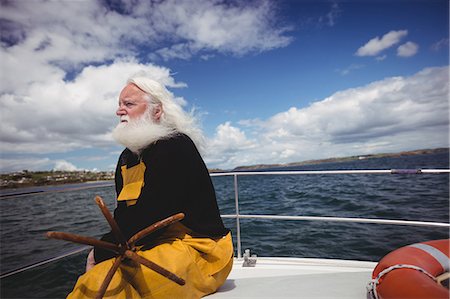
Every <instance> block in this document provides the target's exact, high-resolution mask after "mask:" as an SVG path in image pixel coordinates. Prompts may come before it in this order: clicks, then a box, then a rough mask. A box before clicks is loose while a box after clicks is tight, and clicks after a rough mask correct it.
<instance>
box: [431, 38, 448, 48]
mask: <svg viewBox="0 0 450 299" xmlns="http://www.w3.org/2000/svg"><path fill="white" fill-rule="evenodd" d="M443 48H448V38H443V39H440V40H438V41H437V42H435V43H433V44H432V45H431V50H433V51H440V50H441V49H443Z"/></svg>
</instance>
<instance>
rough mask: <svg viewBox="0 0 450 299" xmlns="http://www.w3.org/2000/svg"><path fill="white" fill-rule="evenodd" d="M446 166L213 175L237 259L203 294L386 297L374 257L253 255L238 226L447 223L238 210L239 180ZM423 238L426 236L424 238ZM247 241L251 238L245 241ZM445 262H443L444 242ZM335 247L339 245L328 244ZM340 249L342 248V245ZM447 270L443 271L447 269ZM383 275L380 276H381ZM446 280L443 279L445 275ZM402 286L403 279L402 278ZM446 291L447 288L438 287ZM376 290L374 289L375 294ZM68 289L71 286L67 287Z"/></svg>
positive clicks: (416, 172) (419, 172) (428, 225)
mask: <svg viewBox="0 0 450 299" xmlns="http://www.w3.org/2000/svg"><path fill="white" fill-rule="evenodd" d="M449 173H450V169H388V170H326V171H317V170H311V171H263V172H261V171H255V172H225V173H212V174H211V176H212V177H231V178H232V179H233V184H234V209H235V212H234V213H232V214H224V215H222V217H223V219H232V220H233V221H235V230H233V234H234V237H235V247H236V257H235V259H234V265H233V268H232V271H231V273H230V275H229V277H228V279H227V280H226V282H225V284H224V285H222V287H220V289H219V290H218V291H217V292H216V293H214V294H211V295H209V296H207V298H212V299H216V298H347V299H352V298H366V297H367V298H370V296H373V298H389V297H383V296H380V295H379V294H377V289H376V287H377V284H378V283H379V281H378V280H377V279H378V277H376V276H375V277H374V276H373V275H374V270H375V269H376V267H377V265H378V262H377V261H360V260H346V259H333V258H299V257H273V256H270V257H266V256H258V255H255V254H253V252H254V251H258V248H251V247H252V246H248V247H249V248H242V240H241V227H242V225H243V220H245V221H252V220H255V221H258V220H264V221H291V222H296V221H300V222H301V221H308V222H310V221H312V222H321V223H328V224H329V225H332V224H333V223H355V224H374V225H399V226H419V227H424V228H428V229H430V230H433V229H436V228H440V229H446V230H447V231H448V230H449V228H450V223H446V222H430V221H415V220H399V219H374V218H357V217H336V216H307V215H301V216H299V215H274V214H242V213H240V206H241V203H240V199H239V197H240V193H239V183H238V179H239V178H241V177H248V176H286V175H289V176H299V175H348V174H350V175H362V174H364V175H365V174H376V175H377V174H400V175H423V174H427V175H428V174H449ZM424 241H426V240H424ZM246 243H247V244H251V241H250V242H248V241H247V242H246ZM446 244H447V253H446V255H447V261H444V263H445V262H446V263H447V264H448V240H447V241H446ZM333 245H334V246H340V244H333ZM88 249H89V248H87V247H83V248H79V249H77V250H74V251H72V252H70V253H67V254H65V255H61V256H58V257H54V258H51V259H48V260H46V261H40V262H39V263H35V264H33V265H29V266H27V267H23V268H21V269H17V270H14V271H10V272H8V273H4V274H2V275H1V276H0V277H1V278H2V280H3V279H5V278H11V277H13V276H15V275H20V274H21V273H23V272H24V271H30V270H33V269H34V268H36V267H38V266H42V265H45V264H48V263H54V262H55V261H58V260H62V259H66V258H68V257H70V256H72V255H75V254H79V253H80V252H84V251H87V250H88ZM343 250H345V249H343ZM447 271H448V269H447ZM383 275H385V274H383ZM447 279H448V278H447ZM404 283H405V284H407V281H404ZM442 288H443V289H445V290H446V292H447V294H448V289H446V288H445V287H442ZM374 290H375V293H374ZM67 291H70V290H67Z"/></svg>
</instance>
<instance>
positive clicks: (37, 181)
mask: <svg viewBox="0 0 450 299" xmlns="http://www.w3.org/2000/svg"><path fill="white" fill-rule="evenodd" d="M449 150H450V149H449V148H435V149H420V150H413V151H403V152H397V153H381V154H372V155H356V156H349V157H337V158H327V159H319V160H306V161H301V162H292V163H286V164H257V165H248V166H238V167H235V168H233V169H231V170H222V169H217V168H214V169H209V172H210V173H217V172H232V171H255V170H256V171H258V170H264V169H269V168H284V167H295V166H303V165H315V164H322V163H339V162H349V161H357V160H365V159H376V158H384V157H401V156H412V155H426V154H437V153H449ZM112 180H114V172H113V171H100V172H90V171H28V170H23V171H19V172H14V173H8V174H0V190H5V189H16V188H23V187H38V186H51V185H62V184H73V183H86V182H98V181H112Z"/></svg>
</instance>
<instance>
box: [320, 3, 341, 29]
mask: <svg viewBox="0 0 450 299" xmlns="http://www.w3.org/2000/svg"><path fill="white" fill-rule="evenodd" d="M341 12H342V10H341V9H340V7H339V4H338V3H337V2H333V3H332V4H331V9H330V11H329V12H328V13H327V14H326V15H324V16H321V17H319V24H325V25H327V26H329V27H333V26H334V25H335V24H336V19H337V18H339V17H340V15H341Z"/></svg>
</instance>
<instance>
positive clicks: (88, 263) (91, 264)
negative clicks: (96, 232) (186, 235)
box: [86, 249, 95, 272]
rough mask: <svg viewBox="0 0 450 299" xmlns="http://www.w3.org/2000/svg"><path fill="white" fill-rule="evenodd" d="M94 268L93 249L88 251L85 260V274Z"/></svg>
mask: <svg viewBox="0 0 450 299" xmlns="http://www.w3.org/2000/svg"><path fill="white" fill-rule="evenodd" d="M94 266H95V259H94V249H92V250H91V251H89V254H88V256H87V260H86V272H87V271H89V270H91V268H92V267H94Z"/></svg>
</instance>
